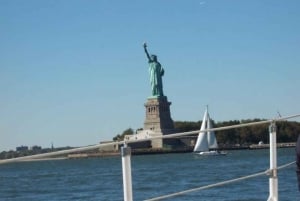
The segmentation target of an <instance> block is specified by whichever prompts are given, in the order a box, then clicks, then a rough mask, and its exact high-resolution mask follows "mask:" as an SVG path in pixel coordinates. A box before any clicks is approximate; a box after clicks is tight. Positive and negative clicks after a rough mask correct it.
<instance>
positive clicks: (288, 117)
mask: <svg viewBox="0 0 300 201" xmlns="http://www.w3.org/2000/svg"><path fill="white" fill-rule="evenodd" d="M296 117H300V114H297V115H291V116H286V117H281V118H276V119H270V120H264V121H258V122H251V123H244V124H238V125H232V126H224V127H219V128H212V129H206V130H203V132H205V131H221V130H229V129H234V128H241V127H248V126H254V125H260V124H267V123H271V122H277V121H283V120H287V119H292V118H296ZM199 132H200V130H196V131H190V132H182V133H175V134H168V135H161V136H154V137H149V138H145V139H137V140H124V141H119V142H110V143H105V144H95V145H90V146H84V147H78V148H74V149H68V150H61V151H55V152H50V153H43V154H36V155H31V156H23V157H18V158H11V159H4V160H0V164H4V163H12V162H17V161H24V160H31V159H40V158H46V157H52V156H58V155H63V154H70V153H74V152H80V151H89V150H93V149H97V148H101V147H105V146H111V145H121V144H128V143H135V142H144V141H149V140H153V139H167V138H173V137H180V136H186V135H191V134H197V133H199Z"/></svg>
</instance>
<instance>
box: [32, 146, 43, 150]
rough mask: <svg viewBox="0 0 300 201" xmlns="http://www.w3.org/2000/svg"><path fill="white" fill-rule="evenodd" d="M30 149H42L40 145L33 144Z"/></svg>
mask: <svg viewBox="0 0 300 201" xmlns="http://www.w3.org/2000/svg"><path fill="white" fill-rule="evenodd" d="M31 150H32V151H40V150H42V147H41V146H37V145H34V146H32V147H31Z"/></svg>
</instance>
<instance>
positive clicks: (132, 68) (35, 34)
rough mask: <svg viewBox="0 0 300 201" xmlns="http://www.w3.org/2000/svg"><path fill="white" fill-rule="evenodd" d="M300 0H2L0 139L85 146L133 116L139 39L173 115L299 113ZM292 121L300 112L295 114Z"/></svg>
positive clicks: (138, 109)
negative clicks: (155, 65)
mask: <svg viewBox="0 0 300 201" xmlns="http://www.w3.org/2000/svg"><path fill="white" fill-rule="evenodd" d="M299 10H300V1H299V0H288V1H282V0H189V1H182V0H153V1H141V0H131V1H121V0H89V1H86V0H49V1H40V0H26V1H23V0H1V1H0V151H3V150H9V149H15V147H16V146H20V145H27V146H33V145H40V146H42V147H50V146H51V143H53V144H54V146H55V147H59V146H67V145H69V146H84V145H90V144H96V143H98V142H99V141H103V140H111V139H112V138H113V137H114V136H115V135H117V134H121V133H122V132H123V131H124V130H126V129H127V128H133V129H137V128H141V127H143V123H144V120H145V109H144V103H145V102H146V100H147V97H149V96H150V94H151V90H150V83H149V74H148V64H147V59H146V56H145V54H144V51H143V47H142V44H143V42H144V41H147V43H148V50H149V52H150V53H153V54H156V55H158V60H159V61H160V63H161V64H162V66H163V67H164V69H165V76H164V77H163V84H164V93H165V95H167V96H168V99H169V101H171V102H172V105H171V115H172V118H173V120H175V121H176V120H178V121H198V120H201V118H202V116H203V113H204V110H205V105H207V104H208V105H209V110H210V114H211V117H212V118H213V119H214V120H215V121H217V122H218V121H228V120H241V119H252V118H268V119H269V118H273V117H275V116H276V115H277V111H279V112H280V113H281V115H282V116H286V115H294V114H298V113H300V107H299V104H300V93H299V86H300V77H299V75H300V54H299V53H300V12H299ZM294 120H295V121H299V119H294Z"/></svg>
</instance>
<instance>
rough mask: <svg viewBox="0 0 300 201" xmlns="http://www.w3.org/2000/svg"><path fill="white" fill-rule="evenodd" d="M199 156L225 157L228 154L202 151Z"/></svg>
mask: <svg viewBox="0 0 300 201" xmlns="http://www.w3.org/2000/svg"><path fill="white" fill-rule="evenodd" d="M198 154H199V155H202V156H217V155H223V156H225V155H226V154H227V153H226V152H224V151H201V152H199V153H198Z"/></svg>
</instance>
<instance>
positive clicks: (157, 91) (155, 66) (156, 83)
mask: <svg viewBox="0 0 300 201" xmlns="http://www.w3.org/2000/svg"><path fill="white" fill-rule="evenodd" d="M144 50H145V53H146V55H147V58H148V63H149V73H150V84H151V90H152V96H153V97H158V96H163V95H164V94H163V83H162V76H163V75H164V69H163V68H162V66H161V64H160V63H159V62H158V61H157V56H156V55H153V54H152V55H151V56H150V55H149V53H148V51H147V44H146V43H144Z"/></svg>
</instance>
